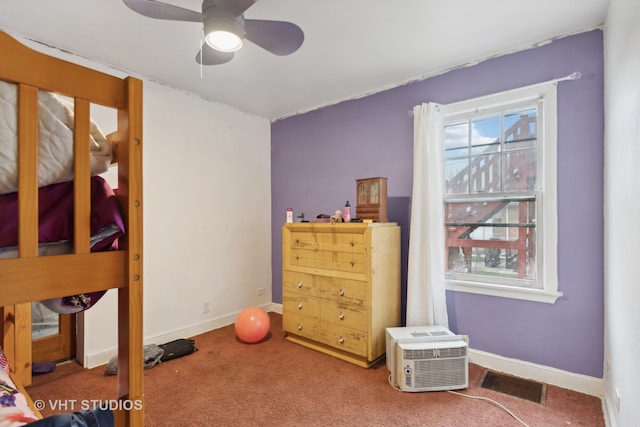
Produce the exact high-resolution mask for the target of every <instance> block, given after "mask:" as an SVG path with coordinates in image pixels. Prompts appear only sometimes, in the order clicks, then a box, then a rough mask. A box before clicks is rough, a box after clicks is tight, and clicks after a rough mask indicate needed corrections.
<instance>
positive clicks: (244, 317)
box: [235, 307, 271, 343]
mask: <svg viewBox="0 0 640 427" xmlns="http://www.w3.org/2000/svg"><path fill="white" fill-rule="evenodd" d="M270 326H271V319H270V318H269V315H268V314H267V312H266V311H264V310H263V309H261V308H260V307H247V308H245V309H244V310H242V311H241V312H240V314H238V317H236V323H235V329H236V335H237V336H238V338H240V339H241V340H242V341H244V342H246V343H256V342H258V341H261V340H262V339H264V337H266V336H267V333H269V327H270Z"/></svg>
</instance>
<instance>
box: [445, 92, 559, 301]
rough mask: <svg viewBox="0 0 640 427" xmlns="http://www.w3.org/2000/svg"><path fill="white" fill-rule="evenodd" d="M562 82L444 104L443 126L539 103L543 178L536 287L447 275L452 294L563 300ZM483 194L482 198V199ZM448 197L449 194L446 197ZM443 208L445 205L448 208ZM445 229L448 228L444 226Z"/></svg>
mask: <svg viewBox="0 0 640 427" xmlns="http://www.w3.org/2000/svg"><path fill="white" fill-rule="evenodd" d="M556 86H557V84H556V82H552V83H544V84H539V85H534V86H527V87H524V88H520V89H514V90H510V91H507V92H501V93H497V94H493V95H488V96H483V97H479V98H474V99H470V100H466V101H461V102H457V103H453V104H448V105H444V106H443V112H444V122H445V123H450V122H452V121H454V120H459V119H461V118H466V117H470V116H472V115H473V116H475V115H482V114H486V113H488V112H492V111H503V110H507V109H511V108H512V107H514V106H518V105H519V104H523V103H526V102H531V101H537V103H538V107H539V108H538V125H537V126H538V176H537V179H536V189H535V192H536V218H540V219H541V221H538V222H537V224H536V245H537V249H536V250H537V253H536V262H537V264H538V265H537V268H538V274H537V279H536V281H535V283H532V282H531V281H529V280H519V279H515V280H517V281H518V282H519V283H518V285H514V284H505V283H504V281H501V280H496V282H493V283H491V282H489V283H487V282H480V281H471V280H468V277H469V276H470V275H467V280H465V278H461V277H460V275H456V274H450V273H447V274H446V275H445V286H446V289H447V290H450V291H459V292H468V293H474V294H482V295H491V296H498V297H505V298H515V299H521V300H527V301H537V302H544V303H549V304H553V303H555V302H556V300H557V299H558V298H559V297H561V296H562V293H561V292H559V291H558V271H557V270H558V269H557V255H558V254H557V242H558V225H557V223H558V220H557V191H556V187H557V185H556V184H557V174H556V169H557V168H556V165H557V159H556V157H557V90H556V89H557V87H556ZM481 196H482V195H479V197H481ZM445 198H446V196H445ZM443 206H444V205H443ZM443 226H444V224H443Z"/></svg>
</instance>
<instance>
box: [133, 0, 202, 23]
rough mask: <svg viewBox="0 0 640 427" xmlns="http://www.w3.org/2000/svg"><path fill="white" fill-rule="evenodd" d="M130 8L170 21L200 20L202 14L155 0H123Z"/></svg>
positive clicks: (141, 13) (147, 15)
mask: <svg viewBox="0 0 640 427" xmlns="http://www.w3.org/2000/svg"><path fill="white" fill-rule="evenodd" d="M123 2H124V4H125V5H126V6H127V7H128V8H129V9H131V10H133V11H135V12H138V13H139V14H140V15H144V16H146V17H148V18H154V19H169V20H172V21H189V22H202V14H201V13H200V12H194V11H193V10H189V9H183V8H181V7H178V6H173V5H171V4H167V3H162V2H159V1H155V0H123Z"/></svg>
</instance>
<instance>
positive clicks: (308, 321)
mask: <svg viewBox="0 0 640 427" xmlns="http://www.w3.org/2000/svg"><path fill="white" fill-rule="evenodd" d="M282 328H283V329H284V331H285V332H290V333H292V334H295V335H299V336H301V337H305V338H309V339H312V340H317V339H318V337H319V336H320V332H319V331H320V321H319V319H317V318H313V317H307V316H302V315H300V314H297V313H295V312H285V313H284V314H283V316H282Z"/></svg>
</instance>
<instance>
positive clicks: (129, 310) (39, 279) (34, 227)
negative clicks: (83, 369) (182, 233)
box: [0, 31, 144, 426]
mask: <svg viewBox="0 0 640 427" xmlns="http://www.w3.org/2000/svg"><path fill="white" fill-rule="evenodd" d="M0 58H1V59H0V80H1V81H4V82H8V83H12V84H15V85H16V87H17V98H18V105H17V147H18V149H17V157H18V162H17V163H18V164H17V168H18V183H17V190H18V191H17V192H16V197H17V200H18V204H17V206H18V209H17V211H18V214H17V217H18V218H17V220H18V230H17V239H18V245H17V251H18V253H19V254H18V255H17V257H15V258H9V259H0V311H1V314H2V319H3V336H2V341H1V342H0V346H1V347H2V349H3V350H4V353H5V355H6V358H7V360H8V362H9V366H10V367H11V370H12V379H14V381H15V382H16V383H17V384H18V385H19V384H21V385H23V386H28V385H29V384H30V383H31V372H32V371H31V368H32V366H31V301H41V300H47V299H51V298H60V297H63V296H68V295H76V294H85V293H89V292H98V291H105V290H108V289H114V288H117V289H118V314H117V317H118V319H117V322H118V390H117V396H115V394H116V390H114V398H118V399H124V400H129V401H136V402H142V401H143V336H142V333H143V330H142V297H143V286H142V284H143V268H142V265H143V256H142V255H143V254H142V206H143V205H142V82H141V81H140V80H139V79H136V78H133V77H127V78H124V79H121V78H118V77H114V76H111V75H108V74H105V73H102V72H98V71H95V70H92V69H89V68H86V67H82V66H79V65H76V64H73V63H70V62H67V61H63V60H61V59H58V58H55V57H51V56H48V55H46V54H43V53H39V52H37V51H35V50H33V49H30V48H28V47H26V46H25V45H23V44H21V43H19V42H18V41H16V40H15V39H13V38H12V37H11V36H9V35H7V34H6V33H4V32H1V31H0ZM39 91H46V92H50V93H54V94H58V95H62V96H64V97H68V98H71V99H73V101H74V102H73V112H74V119H73V120H74V125H73V128H74V130H73V141H72V144H73V158H74V159H75V160H74V162H73V185H72V189H73V190H72V191H73V197H74V203H73V220H72V221H73V225H72V227H73V251H72V252H73V253H71V254H65V255H56V256H39V219H38V202H39V198H38V194H39V191H40V188H39V184H38V156H39V154H38V153H39V149H38V144H39V130H38V120H39V119H38V117H39V116H38V114H39V110H38V94H39ZM92 104H96V105H101V106H105V107H109V108H113V109H115V110H117V131H116V132H114V133H112V134H110V135H107V140H108V141H109V143H110V144H111V146H112V148H113V157H114V162H115V163H117V169H118V184H117V191H116V194H117V201H118V205H119V208H120V210H121V213H122V218H123V222H124V230H125V231H124V235H123V236H122V237H120V238H119V239H118V249H117V250H110V251H102V252H92V250H91V249H90V243H89V241H90V237H91V236H90V233H91V232H90V217H91V194H90V193H91V179H92V178H91V172H90V152H89V150H90V149H89V144H86V141H87V140H88V139H89V135H90V132H91V118H90V106H91V105H92ZM122 406H123V407H128V406H131V405H122ZM143 407H144V405H134V409H133V410H129V411H124V410H123V411H114V412H115V413H114V415H115V419H116V424H117V425H130V426H138V425H143V424H144V410H143V409H140V408H143Z"/></svg>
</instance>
